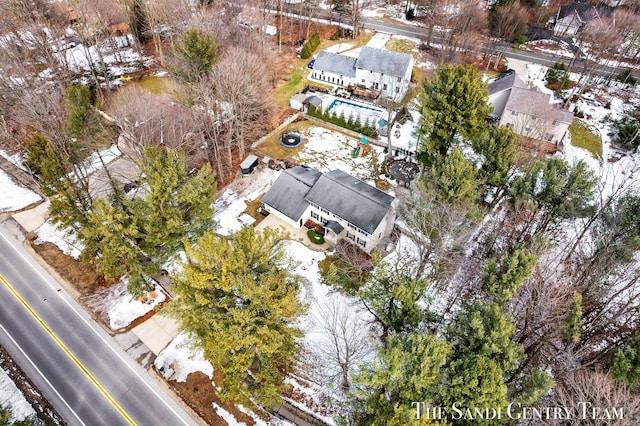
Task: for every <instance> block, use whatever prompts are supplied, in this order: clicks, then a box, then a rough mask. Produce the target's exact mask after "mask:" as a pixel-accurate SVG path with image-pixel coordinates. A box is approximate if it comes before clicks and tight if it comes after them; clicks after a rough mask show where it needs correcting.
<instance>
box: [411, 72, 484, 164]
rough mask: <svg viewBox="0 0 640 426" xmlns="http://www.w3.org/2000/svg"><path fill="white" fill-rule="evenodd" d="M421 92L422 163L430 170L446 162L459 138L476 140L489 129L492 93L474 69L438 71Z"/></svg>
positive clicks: (425, 83)
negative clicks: (480, 133)
mask: <svg viewBox="0 0 640 426" xmlns="http://www.w3.org/2000/svg"><path fill="white" fill-rule="evenodd" d="M422 86H423V87H422V92H421V93H420V97H419V101H420V112H421V115H422V117H421V118H420V128H419V131H418V133H419V134H420V135H421V136H422V141H423V142H422V146H420V148H419V160H420V161H421V162H422V164H424V165H425V166H427V167H431V166H433V165H434V164H437V163H439V162H442V160H443V159H444V157H446V156H447V154H448V153H449V148H450V147H451V146H452V145H454V144H455V141H456V138H457V137H459V136H461V137H463V138H473V137H474V136H476V135H477V134H478V132H479V131H480V130H482V129H483V128H485V127H486V125H487V124H486V121H485V119H486V117H487V116H488V115H489V113H490V112H491V107H490V106H489V105H488V103H487V98H488V96H489V92H488V90H487V87H486V85H485V84H483V83H482V81H481V80H480V78H479V76H478V72H477V71H476V70H475V68H473V67H471V66H467V67H463V66H445V67H441V68H438V70H437V71H436V73H435V74H434V76H433V79H432V81H431V82H429V81H427V80H425V81H424V82H423V84H422Z"/></svg>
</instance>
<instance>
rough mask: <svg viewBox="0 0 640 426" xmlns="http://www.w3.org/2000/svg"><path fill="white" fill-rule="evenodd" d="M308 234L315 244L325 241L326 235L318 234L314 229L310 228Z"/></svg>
mask: <svg viewBox="0 0 640 426" xmlns="http://www.w3.org/2000/svg"><path fill="white" fill-rule="evenodd" d="M307 236H308V237H309V239H310V240H311V242H312V243H314V244H322V243H324V237H323V236H322V235H320V234H318V233H317V232H316V231H314V230H313V229H309V230H308V231H307Z"/></svg>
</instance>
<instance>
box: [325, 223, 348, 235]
mask: <svg viewBox="0 0 640 426" xmlns="http://www.w3.org/2000/svg"><path fill="white" fill-rule="evenodd" d="M325 228H329V229H331V230H332V231H333V233H334V234H336V235H338V234H340V233H341V232H342V231H343V230H344V228H343V227H342V225H340V224H339V223H338V222H336V221H335V220H330V221H328V222H327V224H326V225H325Z"/></svg>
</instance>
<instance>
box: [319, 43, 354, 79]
mask: <svg viewBox="0 0 640 426" xmlns="http://www.w3.org/2000/svg"><path fill="white" fill-rule="evenodd" d="M356 60H357V59H356V58H354V57H352V56H346V55H341V54H339V53H333V52H327V51H326V50H322V51H320V52H319V53H318V56H317V57H316V62H315V63H314V65H313V69H314V71H325V72H330V73H333V74H340V75H344V76H345V77H355V76H356V67H355V64H356Z"/></svg>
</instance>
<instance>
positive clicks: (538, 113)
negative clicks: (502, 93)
mask: <svg viewBox="0 0 640 426" xmlns="http://www.w3.org/2000/svg"><path fill="white" fill-rule="evenodd" d="M549 100H550V96H549V95H547V94H546V93H542V92H540V91H538V90H536V89H524V88H522V87H516V86H514V87H513V88H512V89H511V94H510V96H509V99H508V100H507V105H506V106H505V107H504V109H505V111H517V112H519V113H522V114H526V115H529V116H532V117H541V118H543V119H544V120H546V121H559V122H561V123H567V124H571V122H572V121H573V113H572V112H571V111H567V110H564V109H562V108H561V106H560V104H551V103H549Z"/></svg>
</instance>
